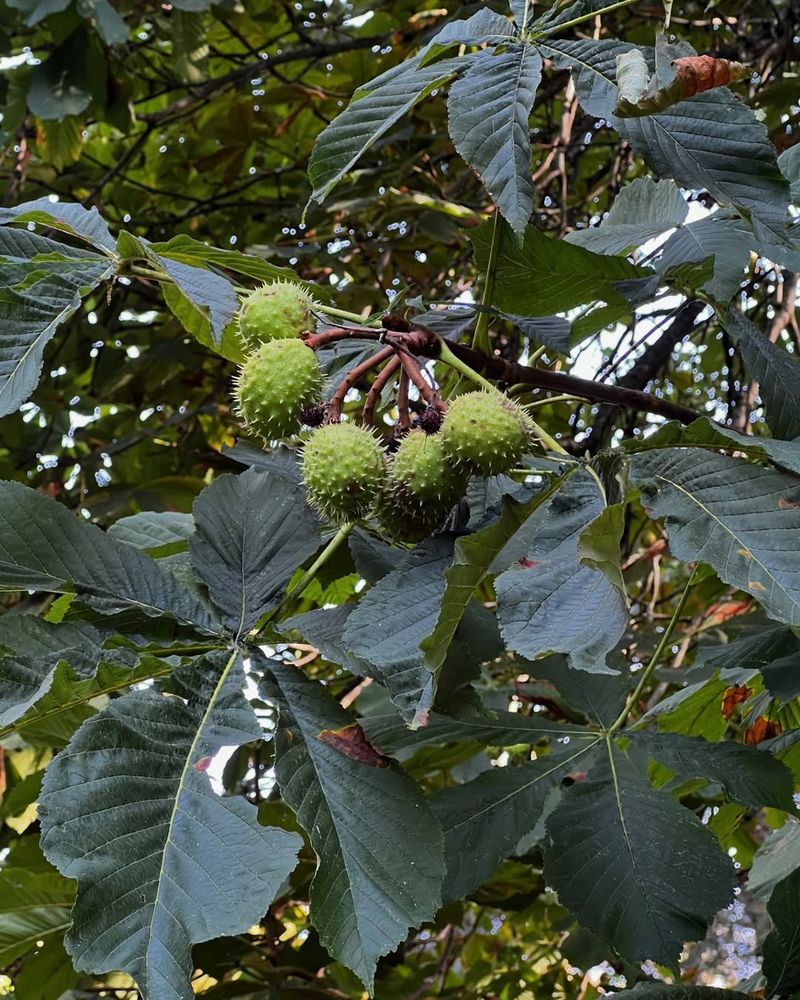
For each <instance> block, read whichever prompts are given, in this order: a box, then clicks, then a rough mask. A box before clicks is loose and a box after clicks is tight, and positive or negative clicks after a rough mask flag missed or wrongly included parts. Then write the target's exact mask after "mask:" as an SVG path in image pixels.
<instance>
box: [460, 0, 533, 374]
mask: <svg viewBox="0 0 800 1000" xmlns="http://www.w3.org/2000/svg"><path fill="white" fill-rule="evenodd" d="M526 10H527V8H526ZM499 252H500V213H499V212H498V211H497V210H496V209H495V213H494V226H493V228H492V243H491V246H490V247H489V262H488V264H487V265H486V281H485V282H484V285H483V292H482V293H481V305H482V306H487V307H488V306H491V304H492V300H493V299H494V279H495V274H496V272H497V256H498V253H499ZM490 319H491V316H490V314H489V311H488V308H487V309H482V310H481V311H480V312H479V313H478V322H477V323H476V324H475V333H474V334H473V336H472V347H473V349H474V350H476V351H483V352H484V354H488V353H489V347H490V345H489V320H490Z"/></svg>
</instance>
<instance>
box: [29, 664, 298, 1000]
mask: <svg viewBox="0 0 800 1000" xmlns="http://www.w3.org/2000/svg"><path fill="white" fill-rule="evenodd" d="M243 684H244V674H243V672H242V664H241V658H240V657H239V656H238V655H237V654H236V653H235V652H233V653H231V652H229V651H227V650H226V651H224V652H220V653H218V654H214V655H212V656H209V657H208V658H207V659H206V660H204V661H203V663H202V665H201V664H200V663H197V662H195V663H194V664H193V665H192V666H191V668H189V669H188V670H186V671H185V672H184V673H182V674H181V677H180V693H181V694H182V695H183V697H177V698H176V697H171V698H165V697H164V696H162V695H161V694H159V693H157V692H156V691H155V690H152V689H151V690H146V691H138V692H135V693H131V694H128V695H125V696H124V697H122V698H119V699H117V700H115V701H113V702H112V703H111V704H110V705H109V707H108V708H107V709H106V710H105V711H104V712H102V713H100V714H98V715H95V716H93V717H92V718H91V719H89V720H88V721H87V722H86V723H84V725H83V726H82V727H81V729H80V730H79V731H78V732H77V733H76V735H75V737H74V738H73V740H72V741H71V743H70V745H69V746H68V747H67V749H66V750H65V751H64V752H63V753H62V754H61V755H60V756H59V757H58V758H57V759H56V760H55V761H54V762H53V763H52V764H51V766H50V768H49V769H48V771H47V774H46V777H45V781H44V785H43V789H42V797H41V801H40V807H39V808H40V817H41V823H42V846H43V849H44V852H45V855H46V856H47V858H48V859H49V860H50V861H51V862H52V863H53V864H54V865H56V867H57V868H58V869H59V871H61V873H62V874H64V875H65V876H67V877H68V878H76V879H77V880H78V898H77V902H76V904H75V908H74V910H73V912H72V918H73V927H72V930H71V931H70V932H69V934H68V936H67V939H66V945H67V950H68V951H69V952H70V954H71V955H72V957H73V960H74V962H75V966H76V968H78V969H80V970H85V971H93V972H107V971H112V970H115V969H121V970H124V971H126V972H128V973H130V975H132V976H133V978H134V979H135V980H136V982H137V984H138V986H139V989H140V990H141V992H142V993H143V994H144V995H145V996H153V997H156V996H157V997H159V998H161V997H163V998H164V1000H188V998H189V997H191V996H192V990H191V987H190V985H189V978H190V975H191V972H192V962H191V952H190V949H191V945H192V944H193V943H196V942H199V941H206V940H209V939H211V938H215V937H218V936H221V935H232V934H237V933H242V932H243V931H245V930H246V929H247V928H248V927H250V926H251V925H252V924H253V923H255V922H257V921H258V920H259V919H260V918H261V917H262V916H263V914H264V912H265V910H266V908H267V907H268V906H269V903H270V902H271V900H272V898H273V896H274V895H275V893H276V892H277V890H278V888H279V887H280V885H281V883H282V882H283V880H284V879H285V878H286V877H287V876H288V874H289V873H290V872H291V870H292V868H293V867H294V865H295V861H296V855H297V851H298V849H299V847H300V846H301V839H300V838H299V837H298V836H297V835H296V834H294V833H289V832H287V831H285V830H281V829H276V828H272V827H264V826H260V825H259V823H258V818H257V810H256V807H255V806H254V805H253V804H252V803H250V802H248V801H247V800H246V799H244V798H242V797H239V796H228V797H223V796H220V795H217V794H216V793H215V792H214V790H213V789H212V786H211V783H210V780H209V776H208V774H207V773H206V771H207V769H208V767H209V765H210V763H211V761H212V760H213V757H214V755H215V754H216V753H217V752H218V751H219V750H220V749H221V748H222V747H224V746H226V745H239V744H242V743H248V742H252V741H253V740H256V739H259V738H260V737H261V735H262V733H261V728H260V726H259V725H258V722H257V720H256V717H255V715H254V713H253V710H252V709H251V708H250V706H249V705H248V703H247V702H246V701H245V699H244V696H243V695H242V686H243ZM222 887H224V890H223V888H222Z"/></svg>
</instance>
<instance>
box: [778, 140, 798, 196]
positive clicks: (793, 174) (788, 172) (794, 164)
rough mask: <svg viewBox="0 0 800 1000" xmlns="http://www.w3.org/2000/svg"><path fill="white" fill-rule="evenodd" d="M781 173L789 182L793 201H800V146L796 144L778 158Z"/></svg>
mask: <svg viewBox="0 0 800 1000" xmlns="http://www.w3.org/2000/svg"><path fill="white" fill-rule="evenodd" d="M778 166H779V167H780V168H781V173H782V174H783V176H784V177H785V178H786V179H787V180H788V181H789V184H790V188H791V196H792V201H793V202H794V203H795V204H796V203H797V202H798V201H800V145H798V144H797V143H795V145H794V146H790V147H789V148H788V149H785V150H784V151H783V152H782V153H781V155H780V156H779V157H778Z"/></svg>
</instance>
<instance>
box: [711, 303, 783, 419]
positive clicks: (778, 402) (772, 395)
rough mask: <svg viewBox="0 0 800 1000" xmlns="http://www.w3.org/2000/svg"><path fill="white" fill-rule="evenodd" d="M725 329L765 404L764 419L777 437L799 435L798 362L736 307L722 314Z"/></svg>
mask: <svg viewBox="0 0 800 1000" xmlns="http://www.w3.org/2000/svg"><path fill="white" fill-rule="evenodd" d="M724 323H725V328H726V330H727V331H728V333H730V335H731V336H732V337H733V338H734V339H735V340H736V341H737V342H738V344H739V348H740V350H741V352H742V356H743V357H744V360H745V362H746V364H747V367H748V368H749V369H750V374H751V376H752V377H753V379H755V380H757V381H758V383H759V392H760V394H761V396H762V398H763V400H764V402H765V403H766V407H767V422H768V423H769V425H770V428H771V430H772V432H773V434H775V435H776V436H777V437H781V438H796V437H800V407H798V405H797V400H798V398H799V397H800V361H798V359H797V358H796V357H791V356H790V355H789V354H787V353H786V351H785V350H783V348H781V347H779V346H778V345H777V344H773V343H772V341H771V340H770V339H769V338H768V337H767V336H766V335H765V334H763V333H762V332H761V331H760V330H759V329H758V328H757V327H756V326H755V325H754V324H753V323H751V322H750V320H749V319H748V318H747V317H746V316H744V315H743V314H742V313H740V312H739V311H738V310H737V309H729V310H728V311H727V313H726V314H725V319H724Z"/></svg>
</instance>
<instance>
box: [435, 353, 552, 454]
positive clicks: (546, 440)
mask: <svg viewBox="0 0 800 1000" xmlns="http://www.w3.org/2000/svg"><path fill="white" fill-rule="evenodd" d="M439 360H440V361H443V362H444V363H445V364H446V365H450V367H451V368H455V370H456V371H457V372H458V373H459V374H461V375H463V376H464V377H465V378H468V379H470V381H472V382H474V383H475V384H476V385H480V386H482V387H483V388H484V389H488V390H489V391H490V392H496V393H498V394H500V395H502V394H501V393H500V390H499V389H497V388H496V387H495V386H494V385H492V383H491V382H490V381H489V380H488V379H485V378H484V377H483V375H479V374H478V373H477V372H476V371H474V370H473V369H472V368H470V366H469V365H468V364H466V362H464V361H462V360H461V358H458V357H456V355H455V354H453V352H452V351H451V350H450V348H449V347H448V346H447V344H446V343H445V342H444V341H443V340H441V339H440V340H439ZM528 421H529V423H530V424H531V427H532V429H533V433H534V434H535V435H536V437H537V438H538V439H539V440H540V441H541V442H542V444H544V445H546V447H548V448H549V449H550V451H555V452H558V454H560V455H566V454H567V451H566V449H565V448H563V447H562V446H561V445H560V444H559V443H558V441H556V439H555V438H554V437H551V436H550V435H549V434H548V433H547V431H546V430H545V429H544V427H540V426H539V424H537V423H536V421H535V420H533V419H532V418H531V417H530V416H529V417H528Z"/></svg>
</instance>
